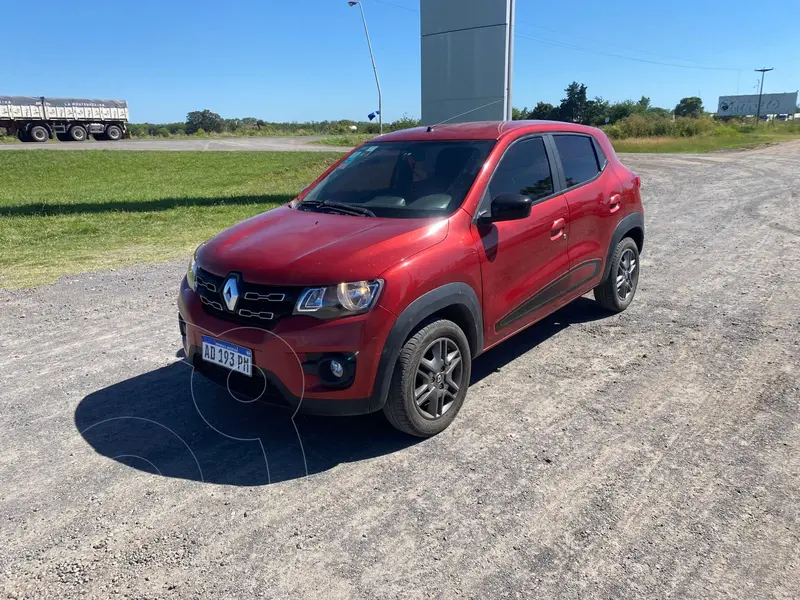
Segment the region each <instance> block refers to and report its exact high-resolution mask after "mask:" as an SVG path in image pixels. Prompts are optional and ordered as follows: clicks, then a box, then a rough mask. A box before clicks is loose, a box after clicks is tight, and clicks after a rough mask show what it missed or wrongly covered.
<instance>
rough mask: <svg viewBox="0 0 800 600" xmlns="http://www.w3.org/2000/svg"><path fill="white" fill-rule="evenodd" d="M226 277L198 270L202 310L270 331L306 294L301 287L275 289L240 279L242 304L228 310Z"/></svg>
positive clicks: (240, 299) (290, 312)
mask: <svg viewBox="0 0 800 600" xmlns="http://www.w3.org/2000/svg"><path fill="white" fill-rule="evenodd" d="M226 279H227V276H225V277H220V276H219V275H214V274H213V273H209V272H208V271H205V270H203V269H198V270H197V276H196V278H195V281H196V282H197V293H198V294H199V295H200V301H201V302H202V304H203V309H205V311H206V312H207V313H209V314H211V315H214V316H215V317H219V318H221V319H226V320H228V321H234V322H237V323H246V324H251V325H256V326H258V327H263V328H264V329H270V328H272V327H274V326H275V325H276V324H277V323H278V321H280V320H281V319H282V318H283V317H288V316H289V315H291V314H292V311H293V310H294V306H295V304H296V303H297V299H298V298H299V297H300V294H301V293H302V292H303V289H305V288H303V287H298V286H272V285H261V284H256V283H248V282H246V281H244V280H242V279H239V282H238V283H239V302H238V303H237V304H236V309H235V311H230V310H228V308H227V306H225V301H224V299H223V297H222V292H223V287H224V286H225V281H226Z"/></svg>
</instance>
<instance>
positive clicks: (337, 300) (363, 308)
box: [294, 279, 383, 319]
mask: <svg viewBox="0 0 800 600" xmlns="http://www.w3.org/2000/svg"><path fill="white" fill-rule="evenodd" d="M382 288H383V280H382V279H376V280H375V281H354V282H352V283H340V284H339V285H329V286H326V287H315V288H306V289H305V290H303V293H302V294H300V298H299V299H298V300H297V305H296V306H295V307H294V314H296V315H304V314H308V315H311V316H314V317H318V318H320V319H333V318H336V317H347V316H350V315H359V314H361V313H365V312H367V311H368V310H369V309H371V308H372V307H373V306H374V305H375V302H376V300H377V299H378V296H379V295H380V292H381V289H382Z"/></svg>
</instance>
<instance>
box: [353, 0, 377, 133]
mask: <svg viewBox="0 0 800 600" xmlns="http://www.w3.org/2000/svg"><path fill="white" fill-rule="evenodd" d="M356 4H358V8H360V9H361V20H362V21H363V22H364V35H366V36H367V46H368V47H369V58H370V60H371V61H372V71H373V72H374V73H375V85H376V86H378V128H379V131H380V133H383V98H382V96H381V82H380V81H379V80H378V67H376V66H375V56H374V55H373V54H372V42H371V41H370V39H369V30H368V29H367V18H366V17H365V16H364V7H363V6H361V2H348V3H347V5H348V6H355V5H356Z"/></svg>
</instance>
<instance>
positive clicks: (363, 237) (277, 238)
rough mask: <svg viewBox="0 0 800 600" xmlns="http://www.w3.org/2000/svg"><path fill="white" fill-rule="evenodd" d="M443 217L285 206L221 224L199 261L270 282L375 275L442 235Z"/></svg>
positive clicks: (213, 269) (308, 282) (316, 282)
mask: <svg viewBox="0 0 800 600" xmlns="http://www.w3.org/2000/svg"><path fill="white" fill-rule="evenodd" d="M447 230H448V221H447V219H436V220H434V219H380V218H372V217H354V216H349V215H336V214H327V213H316V212H307V211H301V210H295V209H292V208H289V207H288V206H282V207H280V208H276V209H274V210H271V211H268V212H266V213H263V214H260V215H258V216H255V217H253V218H251V219H248V220H246V221H243V222H241V223H239V224H238V225H234V226H233V227H231V228H229V229H226V230H225V231H223V232H222V233H220V234H219V235H217V236H216V237H214V238H212V239H211V240H209V241H208V242H207V243H206V244H204V245H203V246H201V248H200V249H199V250H198V253H197V262H198V264H199V265H200V267H201V268H203V269H205V270H207V271H209V272H211V273H214V274H216V275H220V276H225V275H227V274H228V273H231V272H238V273H241V274H242V277H243V278H244V280H245V281H251V282H253V283H264V284H272V285H327V284H335V283H340V282H342V281H361V280H364V279H366V280H369V279H375V278H376V277H378V276H379V275H380V274H381V273H383V272H384V271H385V270H386V269H388V268H389V267H391V266H393V265H395V264H397V263H399V262H400V261H402V260H404V259H406V258H408V257H409V256H411V255H413V254H416V253H417V252H420V251H422V250H425V249H426V248H429V247H430V246H433V245H434V244H438V243H439V242H441V241H442V240H444V238H445V237H447Z"/></svg>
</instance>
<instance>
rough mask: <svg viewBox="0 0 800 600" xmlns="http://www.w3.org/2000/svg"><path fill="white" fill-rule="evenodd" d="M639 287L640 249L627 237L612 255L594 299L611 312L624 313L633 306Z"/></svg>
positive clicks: (595, 291) (595, 289) (595, 290)
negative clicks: (609, 265) (606, 273)
mask: <svg viewBox="0 0 800 600" xmlns="http://www.w3.org/2000/svg"><path fill="white" fill-rule="evenodd" d="M638 285H639V247H638V246H637V245H636V242H634V241H633V240H632V239H631V238H629V237H626V238H624V239H622V241H620V243H619V244H617V247H616V248H615V249H614V253H613V254H612V255H611V267H610V268H609V270H608V275H607V276H606V278H605V279H604V280H603V281H602V282H601V283H600V285H598V286H597V287H596V288H594V298H595V300H597V302H599V303H600V305H601V306H602V307H603V308H605V309H606V310H609V311H611V312H615V313H618V312H622V311H623V310H625V309H626V308H628V307H629V306H630V305H631V302H633V296H634V295H635V294H636V288H637V287H638Z"/></svg>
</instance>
